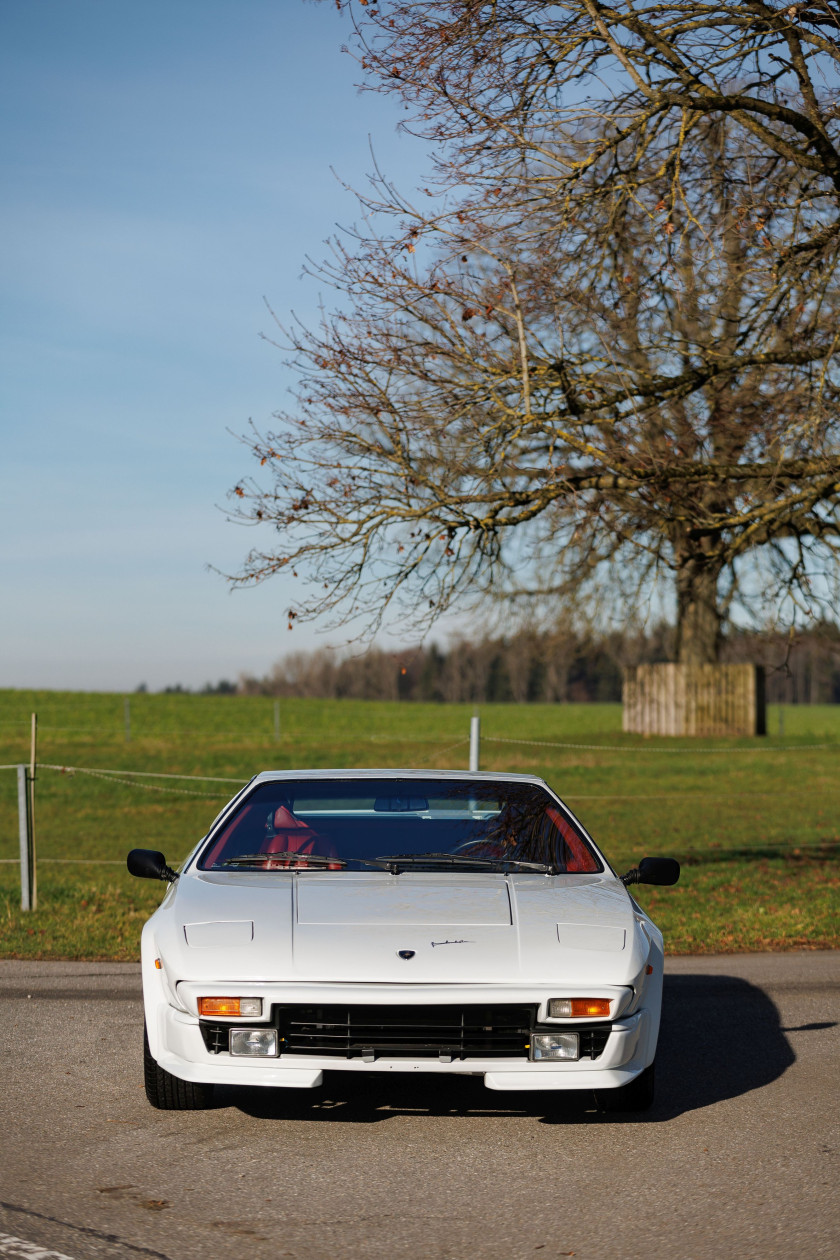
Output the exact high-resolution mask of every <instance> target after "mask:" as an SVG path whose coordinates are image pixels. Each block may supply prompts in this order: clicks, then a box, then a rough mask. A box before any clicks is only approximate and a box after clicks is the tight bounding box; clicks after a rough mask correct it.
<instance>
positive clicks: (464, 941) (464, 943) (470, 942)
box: [431, 938, 472, 949]
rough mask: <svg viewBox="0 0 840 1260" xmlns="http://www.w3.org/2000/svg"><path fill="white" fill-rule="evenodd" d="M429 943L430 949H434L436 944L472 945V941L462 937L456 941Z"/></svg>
mask: <svg viewBox="0 0 840 1260" xmlns="http://www.w3.org/2000/svg"><path fill="white" fill-rule="evenodd" d="M431 944H432V949H434V948H435V946H437V945H472V941H467V940H464V939H463V938H462V939H461V940H458V941H432V943H431Z"/></svg>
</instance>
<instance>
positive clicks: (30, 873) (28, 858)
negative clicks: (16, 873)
mask: <svg viewBox="0 0 840 1260" xmlns="http://www.w3.org/2000/svg"><path fill="white" fill-rule="evenodd" d="M17 780H18V832H19V834H20V908H21V910H33V909H34V905H33V889H34V882H35V881H34V874H35V854H34V852H33V848H32V826H31V819H30V813H29V775H28V773H27V770H26V766H18V768H17Z"/></svg>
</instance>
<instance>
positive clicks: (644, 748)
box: [0, 715, 840, 908]
mask: <svg viewBox="0 0 840 1260" xmlns="http://www.w3.org/2000/svg"><path fill="white" fill-rule="evenodd" d="M34 723H35V717H34V715H33V746H32V760H31V762H30V764H29V765H26V766H21V765H20V764H10V765H2V766H0V771H16V772H17V774H18V809H19V815H20V839H21V846H20V852H21V856H20V857H17V858H11V857H10V858H2V859H0V863H2V864H3V865H18V866H20V867H21V887H22V896H23V889H24V886H25V885H26V886H28V887H29V888H30V889H32V890H33V891H34V890H35V888H36V884H35V857H34V831H33V826H34V824H33V821H32V817H33V811H34V785H35V777H36V773H37V772H47V773H49V774H51V775H56V776H64V777H67V778H73V777H74V776H76V775H79V776H84V777H87V778H90V779H95V780H97V781H99V782H101V783H104V784H113V785H114V787H116V788H120V789H129V790H132V791H138V792H151V793H157V794H163V795H166V796H170V797H184V798H186V797H190V798H198V799H204V800H214V801H223V800H226V799H227V798H228V797H229V796H230V795H231V788H235V789H237V790H238V789H241V788H242V787H244V786H245V784H246V783H247V782H248V781H249V780H248V779H247V778H245V777H242V778H233V777H229V776H222V775H206V774H183V773H172V772H162V771H153V770H134V769H128V768H116V769H115V768H111V767H102V766H76V765H69V764H59V763H55V762H41V761H36V760H35V744H34V739H35V734H34V731H35V726H34ZM0 725H3V726H10V725H15V726H21V725H23V724H22V723H9V722H6V723H0ZM40 730H41V732H42V733H46V732H56V733H58V732H66V733H70V732H76V733H78V732H84V733H86V734H99V733H102V732H103V731H105V730H107V731H108V733H110V734H114V730H113V728H111V727H107V728H104V727H49V726H42V727H41V728H40ZM153 733H154V734H158V733H159V732H153ZM166 733H168V734H170V735H172V736H173V737H178V736H180V735H184V734H198V733H200V734H202V735H203V736H204V738H205V739H207V737H208V736H210V737H215V736H219V737H226V736H232V735H234V733H233V732H220V731H207V730H203V731H200V732H198V731H191V730H188V729H187V728H181V729H179V730H178V731H172V730H171V729H170V730H168V731H167V732H166ZM242 734H243V732H242V731H241V730H240V731H238V732H235V736H236V738H238V739H241V738H242ZM287 735H288V738H289V739H293V740H294V743H295V745H298V744H300V743H304V742H305V743H319V742H320V743H323V742H324V740H325V739H329V740H330V742H333V743H334V742H336V732H331V733H329V734H325V733H319V732H313V733H311V734H308V735H305V734H301V733H298V732H297V731H296V732H294V734H291V733H287ZM275 738H280V737H279V736H278V734H277V730H276V726H275ZM339 739H340V736H339ZM349 739H350V735H349V734H348V740H349ZM362 739H364V741H365V742H367V743H373V744H376V743H386V742H387V743H389V744H398V745H399V746H401V747H402V746H405V745H406V744H408V745H413V746H415V747H418V748H425V746H426V745H432V746H431V747H429V748H428V751H424V752H423V754H422V755H420V756H413V757H412V763H413V765H414V766H415V767H417V768H418V769H419V768H421V767H425V766H427V765H428V763H429V762H432V761H437V762H438V763H440V762H441V761H444V760H446V759H447V758H448V757H449V755H450V754H451V753H453V752H454V751H455V750H456V749H461V748H464V747H465V746H466V745H469V752H470V756H469V762H470V765H471V766H473V767H477V766H478V765H479V748H480V744H481V743H484V744H489V745H494V746H497V747H510V748H511V749H514V748H522V749H526V748H527V749H545V750H560V751H572V752H579V751H583V752H587V753H596V754H610V755H612V754H619V755H626V756H630V757H634V758H635V757H638V756H639V755H642V756H645V757H650V756H656V755H659V754H662V755H664V756H666V757H671V758H673V757H675V756H676V757H682V758H683V759H685V760H686V761H689V762H690V761H692V760H694V759H696V758H698V757H703V756H705V755H706V754H712V755H726V756H728V757H730V758H735V757H738V756H739V755H741V754H745V755H749V756H751V757H752V756H754V755H755V754H756V753H761V754H772V753H779V754H789V753H800V754H801V753H808V752H819V751H825V750H828V749H833V750H840V743H839V742H837V741H829V740H822V741H818V742H814V741H812V742H805V743H803V742H800V743H786V744H768V743H764V742H761V743H759V742H757V741H751V742H750V743H749V744H748V745H741V744H738V745H735V744H733V745H731V746H730V745H711V746H702V745H698V744H697V743H696V742H695V741H691V743H690V744H684V743H679V744H677V743H675V742H674V741H673V740H669V741H668V743H657V744H650V743H648V742H645V743H644V744H641V743H639V742H638V741H634V742H627V743H624V744H609V743H582V742H577V741H570V740H544V739H522V738H517V737H514V736H502V735H486V734H481V733H480V725H479V722H478V719H477V718H473V719H472V722H471V726H470V735H469V737H467V736H463V737H461V738H459V739H456V740H454V741H450V742H447V743H442V742H441V741H440V736H439V735H438V736H435V735H430V734H416V735H415V734H412V735H398V734H395V733H394V732H389V733H388V734H377V733H375V732H373V733H367V734H365V735H364V736H360V735H359V734H356V733H354V734H353V736H352V741H353V743H354V744H356V745H358V744H359V743H360V742H361V741H362ZM128 742H130V741H128ZM281 742H283V740H282V739H281ZM620 759H621V756H620ZM770 764H772V763H770ZM834 782H835V783H836V784H837V786H824V785H822V786H821V787H820V794H821V796H822V795H827V796H830V797H836V796H838V795H840V777H836V778H835V779H834ZM22 783H25V785H26V791H25V792H24V791H23V790H22V787H21V784H22ZM214 784H218V785H219V787H218V789H217V790H213V788H212V785H214ZM193 785H195V786H193ZM198 785H201V787H199V786H198ZM208 788H209V789H210V790H208ZM811 791H812V788H811V787H810V786H809V785H808V783H807V782H805V781H801V782H797V781H795V780H794V782H790V781H788V780H785V782H784V784H783V786H782V787H780V788H777V789H773V790H767V789H763V788H758V789H756V788H747V789H737V790H727V789H726V788H725V786H723V785H720V786H719V787H717V788H714V787H709V786H704V787H703V789H702V790H699V791H686V790H677V791H663V792H586V791H581V792H576V791H574V790H569V791H567V792H565V793H564V797H565V799H567V800H568V801H569V802H584V801H585V802H593V801H599V802H645V801H681V802H685V801H692V800H696V801H697V802H698V803H700V802H702V803H703V804H704V805H708V804H710V803H712V802H714V801H720V802H724V801H727V800H729V801H752V800H758V799H761V800H773V799H776V800H779V799H785V800H790V799H791V797H792V796H793V797H796V796H798V795H804V794H806V793H810V792H811ZM764 847H770V848H775V847H779V848H782V847H783V846H782V845H779V846H775V845H773V844H770V845H769V846H767V845H765V846H764ZM802 847H805V848H816V847H819V843H818V842H816V841H815V842H813V843H809V842H805V843H804V844H803V845H802ZM40 863H49V864H54V865H63V866H71V867H73V866H122V865H124V863H123V860H122V859H115V858H65V857H48V856H45V857H39V858H38V864H40ZM27 881H28V883H27ZM22 904H23V902H22ZM35 904H36V902H35V900H34V899H33V901H32V905H31V906H24V908H35Z"/></svg>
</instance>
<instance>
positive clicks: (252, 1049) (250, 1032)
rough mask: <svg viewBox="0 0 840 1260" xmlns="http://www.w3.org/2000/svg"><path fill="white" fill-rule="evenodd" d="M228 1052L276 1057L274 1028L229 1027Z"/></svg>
mask: <svg viewBox="0 0 840 1260" xmlns="http://www.w3.org/2000/svg"><path fill="white" fill-rule="evenodd" d="M230 1052H231V1054H242V1055H263V1056H267V1057H269V1058H272V1057H273V1058H276V1057H277V1029H276V1028H231V1030H230Z"/></svg>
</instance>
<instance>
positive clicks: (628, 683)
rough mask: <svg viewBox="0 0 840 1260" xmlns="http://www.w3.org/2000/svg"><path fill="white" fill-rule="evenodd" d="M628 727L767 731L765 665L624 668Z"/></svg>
mask: <svg viewBox="0 0 840 1260" xmlns="http://www.w3.org/2000/svg"><path fill="white" fill-rule="evenodd" d="M622 701H623V704H624V713H623V719H622V724H623V728H624V730H625V731H633V732H635V733H636V734H639V735H706V736H708V735H766V734H767V706H766V701H765V696H764V668H763V666H761V665H636V666H635V667H632V668H630V669H627V670H625V672H624V686H623V688H622Z"/></svg>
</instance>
